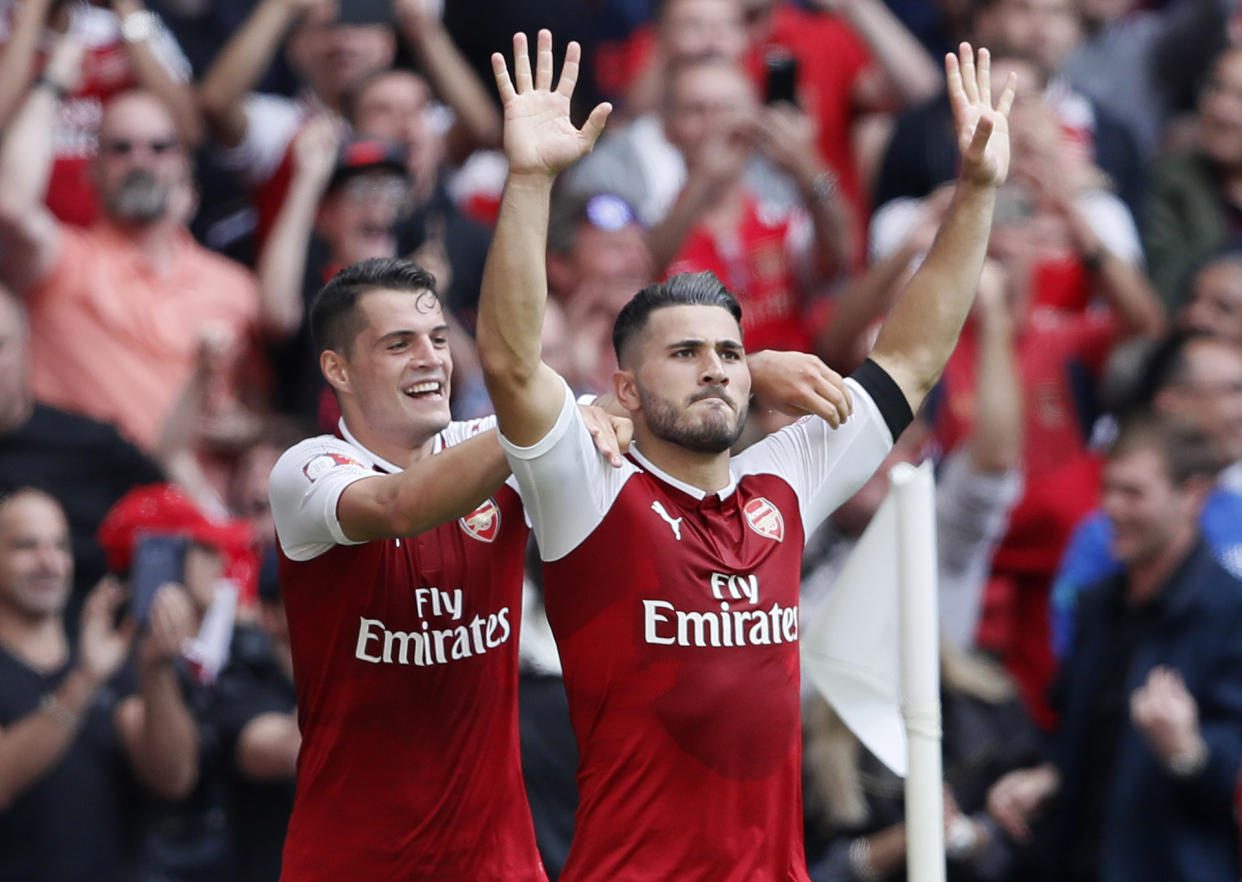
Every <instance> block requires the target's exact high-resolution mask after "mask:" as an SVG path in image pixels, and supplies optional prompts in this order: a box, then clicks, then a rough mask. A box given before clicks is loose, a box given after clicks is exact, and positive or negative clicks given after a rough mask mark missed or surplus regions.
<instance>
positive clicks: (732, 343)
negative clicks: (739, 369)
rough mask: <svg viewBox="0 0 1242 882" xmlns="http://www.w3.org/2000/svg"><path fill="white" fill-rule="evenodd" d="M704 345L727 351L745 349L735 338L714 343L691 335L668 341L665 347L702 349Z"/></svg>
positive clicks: (674, 349)
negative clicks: (672, 341)
mask: <svg viewBox="0 0 1242 882" xmlns="http://www.w3.org/2000/svg"><path fill="white" fill-rule="evenodd" d="M704 346H714V347H715V348H716V349H723V350H727V351H729V352H744V351H745V349H744V348H743V347H742V344H741V343H739V342H737V341H736V340H717V341H716V342H715V343H709V342H708V341H706V340H699V339H695V338H693V337H690V338H687V339H685V340H678V341H676V342H675V343H670V344H668V347H667V348H668V351H669V352H676V351H677V350H678V349H702V348H703V347H704Z"/></svg>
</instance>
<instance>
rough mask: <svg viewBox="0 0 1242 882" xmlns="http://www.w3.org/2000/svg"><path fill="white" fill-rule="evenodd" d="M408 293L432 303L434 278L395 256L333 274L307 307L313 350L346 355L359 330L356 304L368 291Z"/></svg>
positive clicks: (378, 258) (434, 291)
mask: <svg viewBox="0 0 1242 882" xmlns="http://www.w3.org/2000/svg"><path fill="white" fill-rule="evenodd" d="M380 290H383V291H409V292H410V293H411V294H415V295H418V296H420V297H429V298H431V299H432V300H434V301H435V302H436V303H439V302H440V296H439V294H437V293H436V277H435V276H433V275H432V274H431V273H429V272H427V271H426V270H425V269H423V268H422V267H421V266H419V265H418V264H416V263H414V261H412V260H404V259H402V258H399V257H372V258H370V259H369V260H361V261H359V262H358V263H355V264H351V265H350V266H347V267H345V269H343V270H341V271H340V272H339V273H337V274H336V275H335V276H334V277H333V278H332V280H331V281H330V282H328V284H326V285H324V286H323V288H321V289H320V291H319V293H318V294H316V295H315V302H314V303H312V304H311V309H310V326H311V336H312V337H314V339H315V351H316V352H325V351H327V350H329V349H331V350H332V351H333V352H340V353H342V354H343V355H349V350H350V347H351V346H352V345H353V342H354V338H355V337H357V336H358V332H359V331H361V330H362V327H363V319H362V313H361V311H360V310H359V309H358V301H359V300H360V299H361V298H362V295H364V294H368V293H370V292H371V291H380Z"/></svg>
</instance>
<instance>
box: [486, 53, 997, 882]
mask: <svg viewBox="0 0 1242 882" xmlns="http://www.w3.org/2000/svg"><path fill="white" fill-rule="evenodd" d="M513 48H514V76H513V78H512V79H510V76H509V73H508V70H507V67H506V65H505V60H504V58H503V56H501V55H500V54H497V55H494V56H493V58H492V63H493V68H494V70H495V73H496V82H497V85H498V87H499V89H500V94H501V98H502V100H503V102H504V107H505V133H504V141H505V152H506V153H507V155H508V158H509V178H508V182H507V186H506V188H505V194H504V197H503V200H502V202H501V208H500V217H499V222H498V225H497V229H496V235H495V238H494V239H493V242H492V247H491V251H490V252H489V256H488V263H487V267H486V270H485V274H484V282H483V294H482V300H481V302H480V310H479V326H478V343H479V349H480V356H481V359H482V363H483V369H484V373H485V377H486V380H487V385H488V389H489V391H490V393H491V396H492V399H493V403H494V404H495V407H496V414H497V419H498V421H499V428H500V431H501V435H502V438H501V443H502V444H503V445H504V447H505V449H506V452H507V454H508V457H509V462H510V464H511V465H512V467H513V472H514V475H515V476H516V477H517V479H518V483H519V485H520V486H521V487H522V491H523V498H524V500H525V503H526V507H527V512H528V513H529V515H530V517H531V520H532V522H533V525H534V530H535V534H536V538H537V539H538V541H539V546H540V554H541V556H542V558H543V561H544V584H545V592H546V602H547V611H548V618H549V620H550V621H551V624H552V628H553V631H554V632H555V635H556V638H557V642H558V645H559V647H560V654H561V661H562V663H563V666H564V673H565V688H566V690H567V693H568V696H569V702H570V713H571V716H572V719H573V724H574V728H575V731H576V734H577V738H578V744H579V748H580V761H579V763H580V765H579V770H578V784H579V809H578V815H577V819H576V826H575V838H574V842H573V846H572V848H571V851H570V855H569V860H568V863H567V865H566V867H565V870H564V872H563V874H562V876H561V879H562V880H565V882H584V880H591V882H594V880H599V882H605V880H606V882H629V880H641V882H657V880H659V882H665V880H671V879H676V880H678V882H698V880H701V882H734V880H736V882H767V880H772V882H785V880H797V882H806V880H807V872H806V861H805V858H804V855H803V847H802V800H801V778H800V776H801V730H800V719H799V716H800V715H799V701H798V574H799V569H800V563H801V557H802V549H803V543H804V539H805V537H806V536H807V535H808V534H809V533H810V532H811V531H812V530H813V529H814V528H815V527H816V526H817V525H818V524H819V523H820V522H821V521H823V520H824V518H825V517H827V515H828V514H829V512H831V511H832V510H833V508H835V507H836V506H837V505H838V504H839V503H840V502H841V501H843V500H844V499H845V498H847V497H848V496H849V495H850V494H852V493H853V492H854V491H855V490H856V489H857V488H858V487H860V486H861V485H862V484H863V482H864V481H866V479H867V478H868V476H869V475H870V474H871V473H872V472H873V471H874V470H875V468H876V467H877V466H878V465H879V464H880V462H881V460H883V459H884V456H885V455H886V453H887V452H888V450H889V449H890V447H891V446H892V443H893V439H894V437H895V436H896V435H897V434H899V433H900V432H901V431H902V429H903V428H904V427H905V425H906V423H907V422H909V420H910V418H911V413H912V411H913V410H914V409H916V408H917V407H918V406H919V405H920V403H921V402H922V400H923V398H924V396H925V395H926V394H927V392H928V390H930V389H931V387H932V385H933V384H934V383H935V382H936V379H937V378H938V377H939V375H940V372H941V370H942V369H943V367H944V363H945V360H946V359H947V358H948V355H949V353H950V352H951V351H952V349H953V346H954V344H955V342H956V340H957V335H958V333H959V331H960V329H961V326H962V322H963V321H964V320H965V318H966V314H967V312H968V311H969V308H970V304H971V301H972V299H973V297H974V293H975V289H976V286H977V284H978V280H979V274H980V270H981V267H982V263H983V257H984V252H985V250H986V244H987V238H988V232H989V228H990V224H991V216H992V208H993V204H994V201H995V193H996V188H997V187H998V186H999V185H1000V184H1001V183H1002V182H1003V181H1004V179H1005V175H1006V172H1007V168H1008V163H1009V139H1008V124H1007V118H1006V117H1007V113H1008V111H1009V107H1010V105H1011V104H1012V101H1013V88H1014V86H1013V81H1012V77H1011V78H1010V81H1009V82H1007V83H1006V84H1005V88H1004V90H1003V92H1002V94H1001V96H1000V98H999V101H998V102H997V106H996V107H995V108H993V106H992V99H993V96H992V91H991V83H990V70H989V66H990V65H989V58H988V54H987V52H986V50H983V51H980V53H979V59H978V67H977V68H976V64H975V57H974V53H973V52H972V50H971V48H970V46H968V45H966V44H963V45H962V47H961V50H960V54H959V55H950V56H949V57H948V58H947V59H946V68H947V72H948V80H949V93H950V97H951V99H952V103H953V108H954V114H955V118H956V120H957V127H958V137H959V143H960V145H961V150H962V170H961V175H960V178H959V180H958V184H957V192H956V194H955V196H954V198H953V202H952V205H951V207H950V209H949V211H948V213H947V215H946V217H945V219H944V222H943V224H942V226H941V228H940V231H939V233H938V235H937V237H936V241H935V243H934V244H933V246H932V248H931V250H930V252H929V253H928V256H927V259H926V260H925V261H924V263H923V265H922V267H921V268H920V269H919V271H918V272H917V273H916V274H915V276H914V277H913V278H912V279H911V281H910V283H909V285H908V286H907V288H906V290H905V291H904V292H903V294H902V296H901V298H900V299H899V300H898V302H897V304H896V305H895V306H894V307H893V310H892V312H891V314H890V315H889V317H888V319H887V321H886V322H885V324H884V327H883V329H882V330H881V332H880V336H879V339H878V340H877V342H876V346H875V349H874V351H873V353H872V357H871V359H870V360H869V361H868V362H867V363H866V364H864V366H863V367H862V368H860V369H859V370H858V371H857V372H855V374H854V375H853V376H851V377H850V378H848V379H846V380H845V381H844V382H842V381H841V380H840V378H839V377H837V376H836V375H835V374H833V373H832V372H831V371H828V370H827V369H826V368H824V367H823V366H822V365H819V364H818V363H815V364H812V363H810V362H807V363H805V364H803V365H802V367H800V368H799V369H800V370H802V371H805V373H806V375H807V376H808V378H810V377H813V378H814V382H815V383H816V384H817V389H818V391H819V397H820V399H821V401H822V402H826V403H827V406H823V407H816V408H813V410H814V411H815V412H816V413H818V414H819V415H818V416H815V415H810V416H807V417H805V418H804V419H802V420H800V421H799V422H797V423H795V424H794V425H793V426H790V427H788V428H785V429H783V430H781V431H780V432H778V433H776V434H774V435H772V436H769V437H768V438H766V439H765V440H763V441H761V442H759V443H758V444H756V445H754V446H753V447H751V448H749V449H748V450H747V451H746V452H745V453H743V454H741V455H739V456H737V457H734V458H730V454H729V448H730V446H731V445H732V443H733V442H734V440H736V438H737V437H738V433H739V431H740V430H741V427H742V424H743V422H744V419H745V413H746V407H747V402H748V399H749V397H750V393H751V385H752V383H751V372H750V367H749V365H748V359H747V356H746V354H745V352H744V350H743V342H742V337H741V330H740V327H739V316H740V309H739V308H738V305H737V302H736V300H735V299H734V298H733V296H732V295H731V294H730V293H729V292H728V291H726V290H725V289H724V287H723V286H722V285H721V284H720V283H719V282H718V281H717V280H716V279H715V278H714V277H712V276H710V275H706V274H701V275H692V276H674V277H672V278H670V279H669V280H667V281H666V282H663V283H660V284H657V285H653V286H651V287H649V288H646V289H644V290H643V291H640V292H639V293H638V294H637V295H636V296H635V297H634V299H633V300H631V301H630V303H629V304H628V305H627V306H626V307H625V308H624V309H623V310H622V311H621V314H620V315H619V316H618V318H617V322H616V326H615V329H614V332H613V341H614V345H615V347H616V351H617V358H618V363H619V365H620V370H619V371H618V372H617V374H616V376H615V377H614V393H615V395H616V398H617V400H618V401H619V402H620V404H621V406H623V407H624V408H625V409H626V410H627V411H628V412H629V413H630V414H631V416H632V418H633V422H634V442H635V443H634V448H633V449H632V450H631V452H630V456H629V457H628V458H626V459H625V461H624V463H623V465H622V467H621V468H619V469H616V468H609V467H608V466H607V463H605V462H604V461H603V460H602V459H601V458H600V457H599V455H598V454H597V453H596V452H595V451H594V450H593V449H592V446H591V442H590V434H589V432H588V430H587V429H586V428H585V427H584V425H583V423H582V421H581V419H580V418H579V416H578V411H577V408H575V407H574V406H573V399H572V396H571V395H570V394H569V391H568V387H567V386H566V385H565V382H564V381H563V380H562V379H561V378H560V377H558V376H557V375H556V373H555V372H554V371H552V370H551V369H550V368H549V367H548V366H547V365H545V364H544V363H543V362H542V361H541V353H540V340H539V331H540V325H541V323H542V317H543V309H544V302H545V299H546V297H547V282H546V279H545V276H544V244H545V242H544V240H545V237H546V232H547V223H548V203H549V194H550V190H551V186H552V182H553V179H554V178H555V176H556V174H557V172H559V171H560V170H561V169H563V168H564V167H566V166H567V165H569V164H570V163H571V162H573V161H574V160H576V159H577V158H579V157H580V156H582V155H584V154H585V153H587V152H588V151H589V150H590V149H591V146H592V145H593V143H594V141H595V138H596V137H597V136H598V135H599V133H600V131H601V130H602V128H603V126H604V122H605V120H606V118H607V115H608V111H609V108H608V107H607V105H601V106H600V107H597V108H596V109H595V110H594V111H593V112H592V113H591V115H590V118H589V119H588V120H587V122H586V124H585V126H584V127H583V128H582V129H581V130H579V129H577V128H575V127H574V126H573V124H572V123H571V122H570V119H569V103H570V97H571V96H572V93H573V88H574V81H575V79H576V76H577V71H578V63H579V56H580V50H579V48H578V47H577V45H576V44H574V43H570V44H569V47H568V49H567V51H566V56H565V63H564V67H563V69H562V71H561V77H560V80H559V82H558V83H557V84H556V85H555V87H554V86H553V54H552V37H551V35H550V34H549V33H547V32H546V31H542V32H540V34H539V38H538V45H537V53H536V60H535V64H534V70H533V71H532V68H531V61H530V57H529V52H528V49H527V45H526V38H525V36H524V35H521V34H518V35H516V36H515V37H514V40H513Z"/></svg>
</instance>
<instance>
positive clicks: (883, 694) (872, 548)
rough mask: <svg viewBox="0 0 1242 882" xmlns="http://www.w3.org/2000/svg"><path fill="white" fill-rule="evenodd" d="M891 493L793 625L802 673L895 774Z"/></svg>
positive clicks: (899, 720)
mask: <svg viewBox="0 0 1242 882" xmlns="http://www.w3.org/2000/svg"><path fill="white" fill-rule="evenodd" d="M895 496H896V494H894V493H892V492H890V493H889V494H888V497H887V498H886V499H885V500H884V503H883V504H882V505H881V506H880V508H879V510H878V511H877V512H876V513H875V515H874V516H873V517H872V519H871V523H870V524H868V525H867V529H866V530H865V531H864V532H863V535H862V538H861V539H859V540H858V543H857V544H856V545H855V547H854V550H853V551H851V552H850V556H849V557H848V558H847V559H846V561H845V565H844V566H843V567H842V568H841V571H840V572H839V573H838V574H837V578H836V581H835V583H834V584H833V586H832V588H831V589H830V590H829V591H828V594H827V596H826V597H825V599H824V600H823V602H822V605H821V606H820V609H819V611H818V612H817V614H816V616H815V618H814V619H813V620H812V621H811V622H810V623H809V625H806V626H804V627H802V628H800V629H799V642H800V643H801V649H802V672H803V676H809V677H810V678H811V680H812V682H813V683H814V685H815V688H816V689H818V690H819V693H820V694H821V695H822V696H823V697H824V698H825V700H827V702H828V703H829V704H830V705H831V706H832V708H833V709H834V710H835V711H836V712H837V714H838V715H839V716H840V717H841V720H842V722H844V723H845V725H847V726H849V728H850V730H851V731H852V732H853V733H854V734H855V735H857V736H858V739H859V740H860V741H861V742H862V743H863V745H864V746H865V747H866V748H867V749H868V750H870V751H871V752H872V753H873V754H874V755H875V756H876V758H877V759H879V760H880V761H881V762H883V763H884V765H886V766H888V767H889V768H890V769H891V770H892V771H893V773H894V774H896V775H900V776H902V777H904V776H905V775H906V772H907V769H908V766H909V755H908V752H907V737H906V728H905V721H904V719H903V717H902V710H901V683H900V680H901V673H900V672H901V662H900V656H899V650H900V639H901V638H900V631H899V618H898V603H899V599H898V597H899V590H898V585H899V582H898V579H899V573H898V566H899V564H898V561H899V557H900V553H899V550H900V544H899V542H898V533H897V523H898V522H897V502H896V498H895Z"/></svg>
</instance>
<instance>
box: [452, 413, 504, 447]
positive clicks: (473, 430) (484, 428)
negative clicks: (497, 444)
mask: <svg viewBox="0 0 1242 882" xmlns="http://www.w3.org/2000/svg"><path fill="white" fill-rule="evenodd" d="M494 428H496V417H494V416H485V417H482V418H481V419H477V420H454V421H453V422H451V423H449V424H448V428H447V429H445V430H444V431H443V432H441V433H440V434H441V436H442V437H443V438H444V446H445V447H453V446H455V445H457V444H460V443H461V442H463V441H468V440H469V439H471V438H473V437H474V436H475V435H481V434H483V433H484V432H490V431H491V430H492V429H494Z"/></svg>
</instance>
